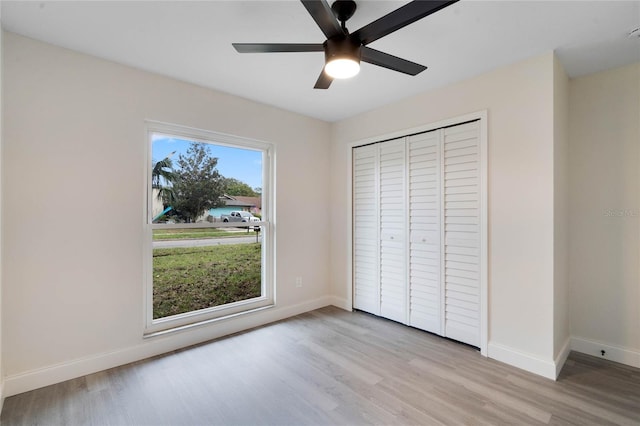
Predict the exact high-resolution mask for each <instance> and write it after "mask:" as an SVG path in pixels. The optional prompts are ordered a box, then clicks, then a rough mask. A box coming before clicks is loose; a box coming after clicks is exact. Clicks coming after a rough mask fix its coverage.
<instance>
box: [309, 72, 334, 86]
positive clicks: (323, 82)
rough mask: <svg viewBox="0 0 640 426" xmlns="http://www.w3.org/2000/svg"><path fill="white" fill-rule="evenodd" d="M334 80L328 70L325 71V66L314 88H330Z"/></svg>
mask: <svg viewBox="0 0 640 426" xmlns="http://www.w3.org/2000/svg"><path fill="white" fill-rule="evenodd" d="M332 82H333V78H331V77H330V76H329V75H328V74H327V73H326V72H324V68H323V69H322V72H321V73H320V77H318V81H316V85H315V86H313V88H314V89H328V88H329V86H331V83H332Z"/></svg>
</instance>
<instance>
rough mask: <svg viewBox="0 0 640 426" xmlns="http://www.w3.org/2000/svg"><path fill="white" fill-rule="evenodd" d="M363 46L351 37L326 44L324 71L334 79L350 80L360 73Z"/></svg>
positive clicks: (334, 39) (335, 39)
mask: <svg viewBox="0 0 640 426" xmlns="http://www.w3.org/2000/svg"><path fill="white" fill-rule="evenodd" d="M361 46H362V45H361V44H360V43H359V42H358V41H357V40H353V39H351V37H348V36H347V37H336V38H330V39H328V40H327V41H325V42H324V63H325V66H324V71H325V72H326V73H327V74H328V75H329V76H331V77H332V78H350V77H353V76H354V75H356V74H358V73H359V72H360V56H361Z"/></svg>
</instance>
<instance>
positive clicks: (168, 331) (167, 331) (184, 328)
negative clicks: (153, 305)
mask: <svg viewBox="0 0 640 426" xmlns="http://www.w3.org/2000/svg"><path fill="white" fill-rule="evenodd" d="M274 307H275V304H274V303H270V304H269V305H266V306H259V307H256V308H252V309H247V310H244V311H240V312H236V313H231V314H228V315H224V316H219V317H215V318H207V319H203V320H201V321H196V322H192V323H189V324H183V325H176V326H175V327H171V328H167V329H162V330H157V331H156V330H147V331H145V333H144V334H143V336H142V338H143V339H151V338H154V337H159V336H167V335H169V334H173V333H179V332H182V331H187V330H191V329H193V328H198V327H202V326H205V325H210V324H214V323H217V322H224V321H227V320H230V319H235V318H238V317H241V316H244V315H249V314H253V313H256V312H261V311H264V310H267V309H271V308H274Z"/></svg>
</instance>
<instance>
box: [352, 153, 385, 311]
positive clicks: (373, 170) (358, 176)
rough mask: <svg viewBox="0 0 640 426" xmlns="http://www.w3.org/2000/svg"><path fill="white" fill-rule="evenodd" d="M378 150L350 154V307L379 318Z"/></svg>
mask: <svg viewBox="0 0 640 426" xmlns="http://www.w3.org/2000/svg"><path fill="white" fill-rule="evenodd" d="M378 167H379V165H378V147H377V146H376V145H369V146H364V147H359V148H356V149H354V150H353V286H354V298H353V307H354V308H356V309H360V310H362V311H365V312H369V313H372V314H376V315H380V281H379V278H378V277H379V274H380V271H379V266H380V259H379V232H378V229H379V204H378V198H379V196H378Z"/></svg>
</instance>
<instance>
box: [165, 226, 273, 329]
mask: <svg viewBox="0 0 640 426" xmlns="http://www.w3.org/2000/svg"><path fill="white" fill-rule="evenodd" d="M241 235H242V234H241ZM260 264H261V247H260V244H259V243H252V244H229V245H218V246H210V247H189V248H170V249H154V250H153V318H154V319H157V318H163V317H166V316H170V315H176V314H181V313H185V312H190V311H195V310H199V309H205V308H209V307H212V306H218V305H223V304H226V303H232V302H237V301H240V300H246V299H251V298H254V297H258V296H260V292H261V278H260V275H261V270H260Z"/></svg>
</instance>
